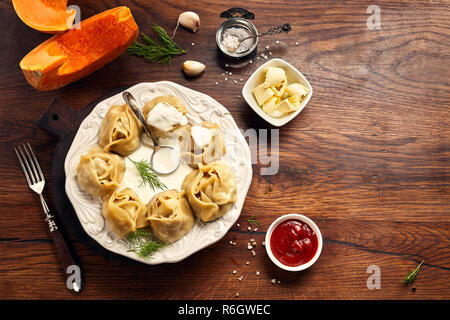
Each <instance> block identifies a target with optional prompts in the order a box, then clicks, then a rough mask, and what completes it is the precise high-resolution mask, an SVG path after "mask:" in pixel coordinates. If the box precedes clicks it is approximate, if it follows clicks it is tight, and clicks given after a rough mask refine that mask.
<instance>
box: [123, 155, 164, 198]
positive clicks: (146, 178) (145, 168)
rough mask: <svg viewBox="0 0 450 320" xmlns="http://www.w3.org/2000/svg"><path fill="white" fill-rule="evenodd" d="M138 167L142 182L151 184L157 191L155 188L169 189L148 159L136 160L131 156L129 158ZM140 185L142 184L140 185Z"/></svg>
mask: <svg viewBox="0 0 450 320" xmlns="http://www.w3.org/2000/svg"><path fill="white" fill-rule="evenodd" d="M128 159H129V160H130V161H131V162H132V163H133V164H134V166H135V167H136V169H137V171H138V172H139V175H140V176H141V178H142V183H141V185H142V184H147V183H148V184H149V186H150V187H151V188H152V189H153V191H155V189H157V188H158V189H161V190H163V189H167V186H166V185H165V184H164V183H163V182H161V180H159V178H158V175H157V174H156V172H155V171H154V170H153V168H152V166H151V165H150V163H149V162H148V161H145V160H141V161H134V160H133V159H131V158H128ZM139 187H140V186H139Z"/></svg>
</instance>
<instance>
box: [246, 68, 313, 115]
mask: <svg viewBox="0 0 450 320" xmlns="http://www.w3.org/2000/svg"><path fill="white" fill-rule="evenodd" d="M263 73H265V78H264V82H263V83H261V84H259V85H258V86H256V87H255V88H254V89H253V91H252V92H253V95H254V97H255V99H256V102H257V103H258V105H259V106H260V107H261V108H262V109H263V111H264V112H265V113H267V114H268V115H270V116H272V117H281V116H284V115H286V114H289V113H291V112H294V111H296V110H297V109H298V108H300V104H301V102H302V100H303V99H304V98H305V96H306V95H307V94H308V88H306V87H305V86H304V85H302V84H300V83H297V82H296V83H291V84H289V85H288V81H287V77H286V72H285V71H284V69H283V68H277V67H267V68H266V69H264V70H263Z"/></svg>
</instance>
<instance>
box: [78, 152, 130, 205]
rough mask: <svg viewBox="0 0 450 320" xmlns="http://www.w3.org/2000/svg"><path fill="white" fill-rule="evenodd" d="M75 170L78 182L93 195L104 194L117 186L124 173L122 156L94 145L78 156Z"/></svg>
mask: <svg viewBox="0 0 450 320" xmlns="http://www.w3.org/2000/svg"><path fill="white" fill-rule="evenodd" d="M76 171H77V180H78V183H79V184H80V186H81V187H82V188H83V189H84V190H86V191H87V192H89V193H90V194H92V195H93V196H104V195H106V194H108V193H111V192H113V191H114V190H115V189H116V188H118V187H119V184H120V182H121V181H122V179H123V176H124V174H125V162H124V160H123V158H122V157H120V156H118V155H116V154H111V153H108V152H105V151H104V150H103V149H102V148H100V147H99V146H95V147H93V148H92V149H91V150H90V151H89V152H88V153H87V154H85V155H82V156H81V157H80V163H79V164H78V166H77V170H76Z"/></svg>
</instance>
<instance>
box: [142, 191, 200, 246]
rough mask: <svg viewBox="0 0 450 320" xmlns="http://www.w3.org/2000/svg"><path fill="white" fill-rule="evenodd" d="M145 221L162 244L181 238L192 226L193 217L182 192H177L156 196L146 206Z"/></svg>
mask: <svg viewBox="0 0 450 320" xmlns="http://www.w3.org/2000/svg"><path fill="white" fill-rule="evenodd" d="M147 219H148V221H149V222H150V226H151V228H152V231H153V234H154V235H155V236H156V237H157V238H158V239H159V240H161V241H164V242H174V241H176V240H178V239H180V238H182V237H183V236H184V235H185V234H186V233H188V232H189V231H190V230H191V229H192V227H193V226H194V215H193V214H192V210H191V208H190V207H189V203H188V201H187V200H186V198H185V196H184V191H178V190H167V191H164V192H160V193H158V194H156V195H155V196H154V197H153V198H152V200H150V203H149V204H148V213H147Z"/></svg>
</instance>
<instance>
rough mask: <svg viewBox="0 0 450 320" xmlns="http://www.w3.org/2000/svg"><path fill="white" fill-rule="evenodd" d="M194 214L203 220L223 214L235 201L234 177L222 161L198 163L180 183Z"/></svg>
mask: <svg viewBox="0 0 450 320" xmlns="http://www.w3.org/2000/svg"><path fill="white" fill-rule="evenodd" d="M181 189H182V190H184V191H185V192H186V197H187V199H188V201H189V204H190V205H191V208H192V211H193V212H194V214H195V216H196V217H197V218H199V219H201V220H202V221H203V222H208V221H212V220H214V219H217V218H219V217H221V216H223V215H224V214H225V213H226V212H227V211H228V209H229V208H230V207H231V206H232V205H233V203H234V202H236V197H237V190H236V178H235V177H234V174H233V172H232V171H231V169H230V167H228V165H226V164H225V163H223V162H219V161H216V162H213V163H210V164H207V165H204V164H199V165H198V169H197V170H194V171H192V172H191V173H189V174H188V175H187V176H186V177H185V178H184V181H183V183H182V184H181Z"/></svg>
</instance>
